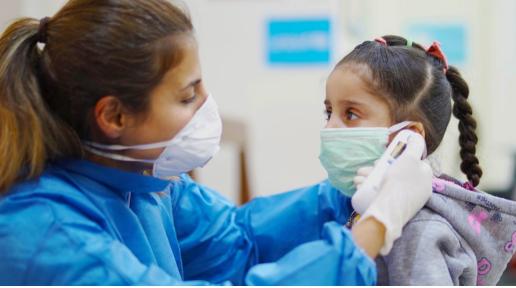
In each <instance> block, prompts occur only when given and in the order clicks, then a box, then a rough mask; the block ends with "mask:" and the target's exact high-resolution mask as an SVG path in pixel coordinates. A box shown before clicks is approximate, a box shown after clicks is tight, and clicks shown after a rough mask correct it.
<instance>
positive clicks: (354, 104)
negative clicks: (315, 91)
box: [324, 99, 364, 106]
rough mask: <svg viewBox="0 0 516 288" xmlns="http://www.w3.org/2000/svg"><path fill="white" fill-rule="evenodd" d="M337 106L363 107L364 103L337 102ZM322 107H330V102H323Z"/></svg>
mask: <svg viewBox="0 0 516 288" xmlns="http://www.w3.org/2000/svg"><path fill="white" fill-rule="evenodd" d="M337 104H338V105H346V106H364V103H360V102H356V101H350V100H339V101H338V102H337ZM324 105H326V106H330V105H331V102H330V100H328V99H325V100H324Z"/></svg>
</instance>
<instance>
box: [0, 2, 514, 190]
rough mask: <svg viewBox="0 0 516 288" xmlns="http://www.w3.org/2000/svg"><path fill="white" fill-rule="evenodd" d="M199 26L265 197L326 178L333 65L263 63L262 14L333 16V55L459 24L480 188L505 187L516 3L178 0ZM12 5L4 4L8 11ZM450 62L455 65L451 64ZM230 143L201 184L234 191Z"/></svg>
mask: <svg viewBox="0 0 516 288" xmlns="http://www.w3.org/2000/svg"><path fill="white" fill-rule="evenodd" d="M64 2H65V1H64V0H22V1H3V2H2V9H0V10H1V11H2V12H1V13H0V23H5V22H6V20H7V19H11V18H14V17H15V16H17V15H18V16H19V15H29V16H34V17H36V18H41V17H43V16H49V15H52V14H53V12H54V11H56V10H57V8H58V7H59V6H60V5H61V4H62V3H64ZM184 2H185V4H186V6H187V7H188V8H189V10H190V12H191V14H192V17H193V20H194V23H195V26H196V30H197V36H198V39H199V42H200V52H201V59H202V64H203V68H204V77H205V81H206V83H207V85H208V87H209V89H210V91H211V92H212V93H213V94H214V96H215V97H216V99H217V101H218V102H219V105H220V108H221V112H222V114H223V115H224V116H226V117H229V118H232V119H239V120H241V121H242V122H244V123H245V124H246V125H247V127H248V134H249V138H250V139H249V140H250V141H249V142H250V150H249V152H250V159H249V160H250V162H249V164H250V172H251V175H250V176H251V179H250V180H251V185H252V186H251V188H252V190H253V191H254V192H255V194H256V195H265V194H271V193H276V192H279V191H283V190H287V189H290V188H294V187H298V186H303V185H308V184H310V183H313V182H316V181H318V180H320V179H322V178H324V177H325V173H324V171H323V170H322V168H321V167H320V164H319V161H318V158H317V157H318V152H319V137H318V132H319V129H320V128H321V127H322V125H323V122H324V121H323V113H322V111H323V105H322V101H323V99H324V82H325V77H326V76H327V75H328V73H329V72H330V70H331V67H330V66H327V67H318V68H313V67H312V68H299V69H294V68H292V69H288V68H270V67H268V66H267V65H266V59H265V55H264V53H265V52H264V47H265V44H264V39H265V38H264V37H265V28H266V19H268V18H270V17H273V16H281V17H299V16H303V15H317V16H321V15H330V16H331V17H332V18H333V19H334V21H335V22H334V23H335V28H336V35H335V41H336V47H335V49H336V50H335V55H336V56H335V59H334V60H338V58H340V57H341V56H342V55H344V54H345V53H347V52H348V51H349V50H350V49H352V48H353V47H354V46H355V45H356V44H358V43H360V42H361V41H363V40H365V39H372V38H374V37H376V36H379V35H383V34H401V33H404V32H405V30H404V28H405V27H406V25H407V24H409V23H412V22H424V21H428V22H440V23H464V24H465V25H466V27H467V30H468V35H469V38H468V43H467V44H468V46H469V49H470V51H469V52H470V53H469V58H468V59H469V61H468V62H466V63H465V64H464V65H463V66H462V72H463V75H464V77H465V78H466V80H467V81H468V83H469V84H470V88H471V102H472V104H473V107H474V113H475V116H476V117H477V119H478V120H479V137H480V147H479V155H480V159H481V164H482V166H483V168H484V172H485V174H484V177H483V180H482V183H483V184H482V187H484V188H501V187H504V186H506V185H508V183H509V181H510V176H511V174H512V163H511V161H512V157H511V153H512V152H513V151H514V149H515V146H516V131H514V129H512V128H513V127H512V126H513V123H516V113H514V109H515V108H516V100H515V99H516V98H515V97H514V93H515V91H516V79H515V76H516V73H515V70H514V69H515V68H514V67H516V60H515V52H516V43H515V42H516V29H515V28H514V27H516V1H513V0H491V1H485V0H453V1H451V0H435V1H432V3H431V4H429V2H428V1H423V0H411V1H407V0H185V1H184ZM6 11H9V12H6ZM452 64H453V63H452ZM457 137H458V132H457V128H456V122H453V123H452V125H451V126H450V129H449V133H448V135H447V136H446V138H445V143H444V144H443V147H442V149H441V150H442V151H441V154H442V155H443V158H444V159H443V162H444V163H443V168H444V171H446V172H449V173H450V174H452V175H455V176H461V174H460V171H459V169H458V163H459V162H458V159H459V157H458V147H457V140H456V139H457ZM231 149H232V148H231V147H229V148H225V149H224V150H223V152H222V153H221V154H220V155H219V156H217V157H216V158H215V159H214V161H213V163H210V164H209V165H208V166H207V167H206V169H203V170H201V171H200V179H201V181H202V182H204V183H207V184H209V185H213V186H214V187H215V188H216V189H219V190H221V192H224V193H225V194H227V195H228V196H229V197H231V198H234V195H235V193H236V191H235V190H236V185H234V183H235V181H236V177H235V169H237V168H236V165H235V164H234V162H235V161H236V160H235V157H234V155H231V153H232V152H231V151H232V150H231Z"/></svg>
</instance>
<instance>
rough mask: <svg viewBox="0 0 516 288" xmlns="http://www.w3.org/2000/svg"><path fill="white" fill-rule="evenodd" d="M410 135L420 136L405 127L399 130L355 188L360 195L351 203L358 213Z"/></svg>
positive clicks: (366, 205) (369, 199)
mask: <svg viewBox="0 0 516 288" xmlns="http://www.w3.org/2000/svg"><path fill="white" fill-rule="evenodd" d="M410 137H421V136H420V135H419V134H417V133H415V132H413V131H411V130H407V129H405V130H401V131H400V132H399V133H398V134H397V135H396V137H394V139H393V140H392V141H391V143H390V144H389V146H388V147H387V149H386V150H385V152H384V153H383V155H382V156H381V157H380V159H379V160H378V161H377V162H376V164H375V166H374V168H373V171H371V174H369V176H367V178H366V179H365V181H364V183H362V185H361V186H360V189H358V190H357V192H356V194H357V195H359V194H360V197H353V199H352V200H353V201H352V204H353V208H354V209H355V211H357V212H358V213H360V214H362V213H363V212H365V210H366V209H367V207H368V206H369V204H370V203H371V201H372V200H373V199H374V198H375V197H376V193H378V191H379V190H380V186H381V184H382V181H383V179H384V177H385V173H386V172H387V170H388V169H389V166H391V165H392V163H394V162H395V161H396V159H397V158H398V157H399V156H400V155H401V154H402V153H403V151H405V148H406V147H407V143H408V140H409V139H410ZM425 154H426V149H425V151H424V152H423V154H422V155H421V157H424V156H425Z"/></svg>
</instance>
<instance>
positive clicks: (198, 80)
mask: <svg viewBox="0 0 516 288" xmlns="http://www.w3.org/2000/svg"><path fill="white" fill-rule="evenodd" d="M201 81H202V79H201V78H199V79H195V80H193V81H192V82H190V83H188V85H186V86H185V87H184V88H181V91H184V90H186V89H188V88H190V87H193V86H195V85H197V84H199V83H201Z"/></svg>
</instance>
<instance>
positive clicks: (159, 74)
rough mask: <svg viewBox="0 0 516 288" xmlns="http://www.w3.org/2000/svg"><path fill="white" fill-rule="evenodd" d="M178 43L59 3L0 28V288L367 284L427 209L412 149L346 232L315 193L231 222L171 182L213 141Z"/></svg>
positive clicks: (155, 2) (206, 105)
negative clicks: (382, 255) (38, 16)
mask: <svg viewBox="0 0 516 288" xmlns="http://www.w3.org/2000/svg"><path fill="white" fill-rule="evenodd" d="M193 34H194V33H193V27H192V24H191V22H190V19H189V18H188V17H187V16H186V15H185V14H184V13H183V12H182V11H181V10H179V9H178V8H176V7H174V6H173V5H171V4H170V3H169V2H168V1H165V0H130V1H129V0H126V1H124V0H118V1H116V0H104V1H101V0H96V1H91V0H89V1H86V0H71V1H69V2H68V3H67V4H66V5H65V6H64V7H63V8H62V9H61V10H60V11H59V12H58V13H57V14H56V15H54V16H53V17H52V18H44V19H42V20H40V21H36V20H34V19H21V20H18V21H16V22H15V23H13V24H12V25H11V26H9V27H8V28H7V30H6V31H5V32H4V34H3V35H2V37H1V39H0V157H1V158H0V159H1V161H0V193H1V194H0V243H1V244H0V284H3V285H6V284H7V285H23V284H30V285H49V284H53V285H95V284H103V285H119V284H123V285H132V284H147V285H157V284H168V285H173V284H181V285H184V284H210V283H214V284H219V283H231V284H252V285H262V284H273V285H289V284H294V285H340V284H347V285H372V284H374V283H375V281H376V268H375V265H374V262H373V261H372V259H373V258H374V257H375V256H376V255H377V254H378V251H380V249H382V247H386V246H389V245H391V244H392V241H394V240H393V239H392V237H389V233H390V230H392V228H391V227H392V226H393V225H394V226H397V227H400V226H403V225H404V224H405V223H406V222H407V221H408V220H409V219H410V218H411V217H412V215H414V214H415V213H416V211H418V210H419V209H420V208H421V207H422V206H423V204H424V203H425V202H426V200H427V199H428V197H429V196H430V191H429V189H424V188H417V187H423V186H425V185H418V184H420V182H424V181H430V179H431V173H430V170H429V169H428V167H427V166H426V164H424V163H422V162H421V161H420V159H418V157H416V156H414V155H417V154H418V153H420V151H418V150H420V149H422V148H421V145H420V144H421V143H409V147H408V148H407V149H406V151H405V152H404V154H403V155H402V156H401V157H400V158H399V160H398V162H396V163H395V164H394V165H393V166H392V168H391V170H389V171H388V175H390V176H392V177H389V176H388V177H387V179H386V181H385V183H384V185H383V186H382V188H381V191H380V194H381V195H385V197H378V199H380V200H378V201H376V202H374V203H373V204H371V206H372V207H374V209H375V211H382V213H378V212H376V213H375V216H374V217H373V216H370V217H367V213H365V215H366V216H365V217H364V220H362V221H360V222H359V223H358V224H356V225H355V226H354V228H353V231H349V230H348V229H346V228H345V227H344V226H343V224H345V223H346V221H347V220H348V218H349V217H350V213H351V211H352V208H351V205H350V199H349V198H347V197H345V196H343V195H342V194H341V193H340V192H338V191H337V190H335V189H334V188H332V187H331V186H330V185H329V184H328V183H327V182H326V181H324V182H321V183H318V184H316V185H314V186H311V187H307V188H303V189H298V190H295V191H292V192H289V193H284V194H279V195H276V196H272V197H267V198H260V199H255V200H254V201H251V202H250V203H249V204H247V205H245V206H244V207H241V208H237V207H235V206H234V205H233V204H231V203H229V202H228V201H226V200H225V199H223V198H222V197H221V196H220V195H219V194H217V192H215V191H213V190H211V189H209V188H207V187H204V186H202V185H199V184H197V183H195V182H194V181H193V180H192V179H190V178H189V177H188V176H187V175H186V174H184V173H185V172H188V171H190V170H192V169H194V168H197V167H200V166H203V165H204V164H205V163H206V162H207V161H209V159H210V158H211V157H212V156H213V155H214V153H215V152H216V151H217V149H218V145H219V140H220V135H221V130H222V127H221V121H220V117H219V115H218V111H217V106H216V104H215V100H214V98H213V97H212V96H211V95H210V94H209V93H208V92H207V90H206V87H205V86H204V84H203V82H202V76H201V69H200V64H199V58H198V54H197V43H196V41H195V38H194V35H193ZM38 44H39V45H38ZM400 175H401V176H400ZM408 175H410V177H406V176H408ZM426 186H428V185H426ZM429 187H431V185H430V186H429ZM408 189H410V190H411V191H409V192H410V193H407V192H408V191H407V190H408ZM402 192H403V193H402ZM397 195H404V196H403V197H397ZM393 198H394V199H397V200H396V201H397V203H396V206H395V207H392V206H393V203H392V201H387V200H385V199H393ZM381 199H384V200H381ZM392 208H394V209H392ZM386 239H387V240H386Z"/></svg>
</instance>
